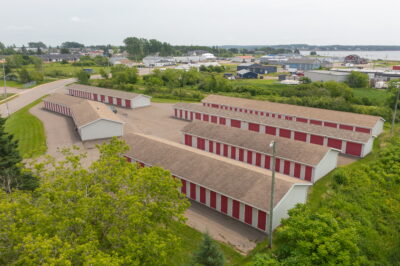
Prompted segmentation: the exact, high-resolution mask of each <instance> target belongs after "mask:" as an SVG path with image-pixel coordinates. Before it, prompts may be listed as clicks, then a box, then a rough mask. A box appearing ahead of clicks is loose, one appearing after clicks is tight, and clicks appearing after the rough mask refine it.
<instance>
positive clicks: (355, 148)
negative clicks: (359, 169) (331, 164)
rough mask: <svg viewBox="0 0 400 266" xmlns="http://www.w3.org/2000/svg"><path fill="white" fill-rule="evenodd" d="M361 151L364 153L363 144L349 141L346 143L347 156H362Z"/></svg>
mask: <svg viewBox="0 0 400 266" xmlns="http://www.w3.org/2000/svg"><path fill="white" fill-rule="evenodd" d="M361 151H362V144H360V143H354V142H349V141H348V142H347V143H346V153H347V154H351V155H355V156H361Z"/></svg>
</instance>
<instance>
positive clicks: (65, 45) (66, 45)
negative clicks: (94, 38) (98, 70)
mask: <svg viewBox="0 0 400 266" xmlns="http://www.w3.org/2000/svg"><path fill="white" fill-rule="evenodd" d="M84 47H85V45H83V44H81V43H78V42H63V43H62V44H61V48H67V49H69V48H84Z"/></svg>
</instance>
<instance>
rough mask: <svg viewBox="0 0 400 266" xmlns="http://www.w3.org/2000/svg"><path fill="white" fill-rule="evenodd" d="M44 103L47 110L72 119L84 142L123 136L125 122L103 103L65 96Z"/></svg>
mask: <svg viewBox="0 0 400 266" xmlns="http://www.w3.org/2000/svg"><path fill="white" fill-rule="evenodd" d="M43 102H44V108H45V109H46V110H49V111H53V112H56V113H59V114H63V115H66V116H69V117H72V119H73V121H74V124H75V127H76V130H77V132H78V134H79V136H80V138H81V140H82V141H86V140H95V139H105V138H111V137H120V136H122V135H123V127H124V122H123V121H122V120H120V119H119V118H118V116H117V115H115V114H114V113H113V112H112V111H111V110H110V109H109V108H108V107H107V106H106V105H104V104H102V103H98V102H93V101H88V100H84V99H79V98H75V97H72V96H68V95H64V94H52V95H50V96H48V97H46V98H45V99H44V100H43Z"/></svg>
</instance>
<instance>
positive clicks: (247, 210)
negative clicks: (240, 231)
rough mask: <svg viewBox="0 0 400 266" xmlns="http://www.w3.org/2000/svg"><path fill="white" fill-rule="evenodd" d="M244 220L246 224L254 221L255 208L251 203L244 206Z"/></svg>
mask: <svg viewBox="0 0 400 266" xmlns="http://www.w3.org/2000/svg"><path fill="white" fill-rule="evenodd" d="M244 222H245V223H246V224H252V223H253V208H252V207H251V206H249V205H245V207H244Z"/></svg>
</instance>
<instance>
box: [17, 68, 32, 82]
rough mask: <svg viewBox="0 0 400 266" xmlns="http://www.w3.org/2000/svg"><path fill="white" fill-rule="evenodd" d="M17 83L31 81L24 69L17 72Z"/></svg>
mask: <svg viewBox="0 0 400 266" xmlns="http://www.w3.org/2000/svg"><path fill="white" fill-rule="evenodd" d="M18 75H19V81H20V82H21V83H27V82H30V81H32V77H31V76H30V75H29V71H28V70H27V69H26V68H22V69H21V70H20V71H19V72H18Z"/></svg>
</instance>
